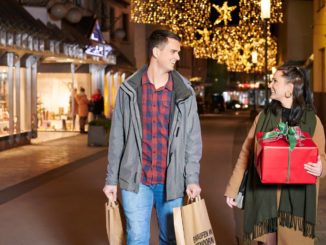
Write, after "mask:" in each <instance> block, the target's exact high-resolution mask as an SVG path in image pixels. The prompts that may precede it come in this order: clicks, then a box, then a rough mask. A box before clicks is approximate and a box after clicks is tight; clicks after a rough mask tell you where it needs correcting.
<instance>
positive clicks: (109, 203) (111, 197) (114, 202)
mask: <svg viewBox="0 0 326 245" xmlns="http://www.w3.org/2000/svg"><path fill="white" fill-rule="evenodd" d="M107 205H108V206H109V207H113V206H116V205H118V202H117V201H114V200H113V194H112V193H110V194H109V196H108V201H107Z"/></svg>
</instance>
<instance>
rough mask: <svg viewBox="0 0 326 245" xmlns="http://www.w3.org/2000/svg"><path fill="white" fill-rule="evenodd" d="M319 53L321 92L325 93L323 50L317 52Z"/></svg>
mask: <svg viewBox="0 0 326 245" xmlns="http://www.w3.org/2000/svg"><path fill="white" fill-rule="evenodd" d="M319 52H320V65H321V69H320V73H321V74H320V75H321V91H322V92H325V48H322V49H320V50H319Z"/></svg>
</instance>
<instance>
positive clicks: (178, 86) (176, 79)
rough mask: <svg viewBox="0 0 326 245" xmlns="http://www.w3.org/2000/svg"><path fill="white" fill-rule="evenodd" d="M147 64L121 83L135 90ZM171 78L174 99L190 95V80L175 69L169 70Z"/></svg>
mask: <svg viewBox="0 0 326 245" xmlns="http://www.w3.org/2000/svg"><path fill="white" fill-rule="evenodd" d="M147 67H148V65H145V66H143V67H142V68H140V69H139V70H138V71H137V72H135V73H134V74H133V75H131V76H130V77H129V78H128V79H126V80H125V81H124V82H123V84H124V85H126V86H127V87H129V86H130V87H131V88H132V89H133V90H134V91H137V90H138V88H139V87H141V79H142V75H143V72H144V71H145V69H147ZM171 75H172V80H173V91H174V92H175V98H176V101H178V100H184V99H187V98H188V97H190V96H191V94H192V90H191V88H190V87H189V86H190V82H189V81H188V80H187V79H185V78H184V77H183V76H182V75H181V74H180V73H179V72H177V71H176V70H173V71H171Z"/></svg>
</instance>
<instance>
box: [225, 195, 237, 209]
mask: <svg viewBox="0 0 326 245" xmlns="http://www.w3.org/2000/svg"><path fill="white" fill-rule="evenodd" d="M226 204H227V205H228V206H229V207H230V208H233V206H237V203H236V202H235V201H234V199H233V198H232V197H226Z"/></svg>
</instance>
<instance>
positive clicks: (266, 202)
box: [244, 110, 316, 241]
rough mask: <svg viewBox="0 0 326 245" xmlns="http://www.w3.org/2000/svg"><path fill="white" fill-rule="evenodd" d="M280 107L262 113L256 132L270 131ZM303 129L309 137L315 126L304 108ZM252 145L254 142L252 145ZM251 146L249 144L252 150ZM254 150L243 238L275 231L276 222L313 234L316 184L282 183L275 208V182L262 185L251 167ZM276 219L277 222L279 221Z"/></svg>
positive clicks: (279, 113) (276, 122) (273, 126)
mask: <svg viewBox="0 0 326 245" xmlns="http://www.w3.org/2000/svg"><path fill="white" fill-rule="evenodd" d="M281 114H282V113H281V110H279V111H278V113H277V115H274V114H273V113H272V112H271V111H267V112H263V113H261V116H260V118H259V120H258V123H257V127H256V132H267V131H271V130H273V129H274V128H275V127H276V126H277V124H278V123H279V122H280V120H281ZM299 126H300V127H301V129H302V131H303V132H308V133H309V134H310V135H311V137H312V136H313V134H314V131H315V127H316V117H315V114H314V112H313V111H310V110H306V111H305V112H304V114H303V115H302V118H301V121H300V125H299ZM253 145H254V144H253ZM253 148H254V146H252V149H253ZM254 154H255V153H254V151H252V154H251V157H250V159H249V160H250V161H249V173H248V181H247V187H246V194H245V203H244V205H245V207H244V209H245V217H244V236H245V237H244V240H245V241H248V240H253V239H255V238H257V237H260V236H262V235H264V234H267V233H272V232H276V231H277V228H278V225H281V226H286V227H289V228H292V227H293V228H294V229H299V230H300V231H302V232H303V235H304V236H307V237H311V238H314V237H315V223H316V185H314V184H310V185H305V184H288V185H286V184H283V185H281V199H280V205H279V210H277V194H276V192H277V188H278V185H277V184H262V183H261V182H260V179H259V176H258V174H257V170H256V169H255V167H254V164H253V162H254V161H253V160H254ZM278 221H279V222H278Z"/></svg>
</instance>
